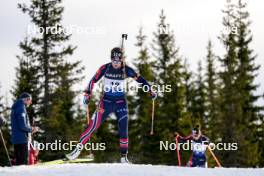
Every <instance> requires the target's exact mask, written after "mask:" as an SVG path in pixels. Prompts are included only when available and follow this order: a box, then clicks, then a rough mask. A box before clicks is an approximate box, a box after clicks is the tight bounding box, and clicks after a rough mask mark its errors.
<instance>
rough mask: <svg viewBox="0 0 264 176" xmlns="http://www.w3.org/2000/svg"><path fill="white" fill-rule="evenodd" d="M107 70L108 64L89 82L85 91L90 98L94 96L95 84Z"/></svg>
mask: <svg viewBox="0 0 264 176" xmlns="http://www.w3.org/2000/svg"><path fill="white" fill-rule="evenodd" d="M106 68H107V64H105V65H103V66H101V67H100V68H99V69H98V70H97V72H96V73H95V75H94V76H93V78H92V79H91V81H90V82H89V84H88V86H87V87H86V89H85V90H84V92H85V93H86V94H88V95H89V96H91V95H92V91H93V87H94V84H95V83H96V82H97V81H99V80H100V79H101V78H102V77H103V75H104V74H105V71H106Z"/></svg>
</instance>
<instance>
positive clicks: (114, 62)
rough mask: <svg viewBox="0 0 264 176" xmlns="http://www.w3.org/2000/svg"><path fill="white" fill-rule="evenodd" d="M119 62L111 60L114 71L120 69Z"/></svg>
mask: <svg viewBox="0 0 264 176" xmlns="http://www.w3.org/2000/svg"><path fill="white" fill-rule="evenodd" d="M121 63H122V62H121V60H120V59H112V66H113V67H114V68H115V69H118V68H121Z"/></svg>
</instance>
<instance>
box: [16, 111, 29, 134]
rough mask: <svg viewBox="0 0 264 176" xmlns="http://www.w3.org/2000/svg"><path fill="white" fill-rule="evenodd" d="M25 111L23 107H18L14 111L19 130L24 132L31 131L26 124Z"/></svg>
mask: <svg viewBox="0 0 264 176" xmlns="http://www.w3.org/2000/svg"><path fill="white" fill-rule="evenodd" d="M26 118H27V112H25V109H24V108H23V107H19V108H18V109H17V112H16V119H17V123H18V127H19V129H20V130H22V131H24V132H32V130H31V127H30V126H28V124H27V119H26Z"/></svg>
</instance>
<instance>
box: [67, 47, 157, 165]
mask: <svg viewBox="0 0 264 176" xmlns="http://www.w3.org/2000/svg"><path fill="white" fill-rule="evenodd" d="M102 77H104V82H103V86H104V92H103V96H102V98H101V100H100V102H99V105H98V107H97V110H96V111H95V112H94V114H93V116H92V119H91V120H90V123H89V124H88V127H87V128H86V130H85V131H84V132H83V133H82V134H81V136H80V139H79V143H78V144H77V146H76V148H75V149H74V150H73V151H72V152H71V153H70V154H67V155H66V158H67V159H69V160H74V159H76V158H77V157H78V156H79V155H80V153H81V150H82V149H83V145H85V144H86V143H87V142H88V141H89V139H90V138H91V135H92V134H93V133H94V132H95V131H96V129H98V128H99V127H100V125H101V124H102V123H103V122H104V121H105V120H106V119H107V117H108V116H109V114H110V113H114V114H115V115H116V117H117V121H118V129H119V137H120V139H119V142H120V154H121V159H120V162H121V163H129V161H128V159H127V153H128V143H129V141H128V108H127V101H126V95H125V85H126V83H125V79H126V78H133V79H134V80H136V81H137V82H138V83H140V84H142V85H143V86H147V87H148V90H149V94H150V97H151V98H152V100H155V99H156V98H157V94H156V93H155V92H153V91H152V90H151V86H150V85H149V83H148V82H147V81H146V80H145V79H144V78H143V77H142V76H140V75H138V74H137V73H136V72H135V71H134V70H133V69H132V68H131V67H129V66H127V65H125V63H124V57H123V49H122V48H119V47H115V48H113V49H112V50H111V62H110V63H107V64H104V65H103V66H101V67H100V68H99V70H98V71H97V72H96V74H95V75H94V77H93V78H92V79H91V81H90V82H89V84H88V86H87V88H86V89H85V91H84V92H85V93H84V99H83V102H84V104H85V105H88V104H89V101H90V98H91V96H92V90H93V87H94V84H95V83H96V82H98V81H99V80H100V79H101V78H102Z"/></svg>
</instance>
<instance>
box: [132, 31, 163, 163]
mask: <svg viewBox="0 0 264 176" xmlns="http://www.w3.org/2000/svg"><path fill="white" fill-rule="evenodd" d="M146 38H147V36H146V35H144V34H143V28H142V27H140V29H139V33H138V35H137V36H136V39H137V43H136V44H135V46H136V47H137V48H138V50H139V51H138V56H137V58H135V60H134V65H135V68H136V69H137V73H138V74H139V75H141V76H143V77H144V78H145V79H146V80H148V82H149V83H150V84H152V82H153V81H154V74H153V68H152V66H153V63H152V61H151V58H150V55H149V50H148V48H147V46H146ZM138 86H139V87H140V85H138ZM134 97H135V98H134V101H133V104H134V107H133V108H134V109H136V112H135V118H134V119H131V120H130V127H129V129H130V141H131V144H132V152H131V153H134V154H135V156H134V160H133V161H134V162H137V163H155V161H154V158H153V150H152V149H154V148H155V145H158V144H157V142H156V141H159V140H158V139H157V138H156V137H154V136H150V124H151V109H152V104H151V99H150V95H149V93H148V92H144V91H143V89H141V88H139V89H138V92H136V96H134ZM156 125H157V124H155V128H156ZM156 152H158V151H155V153H156Z"/></svg>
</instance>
